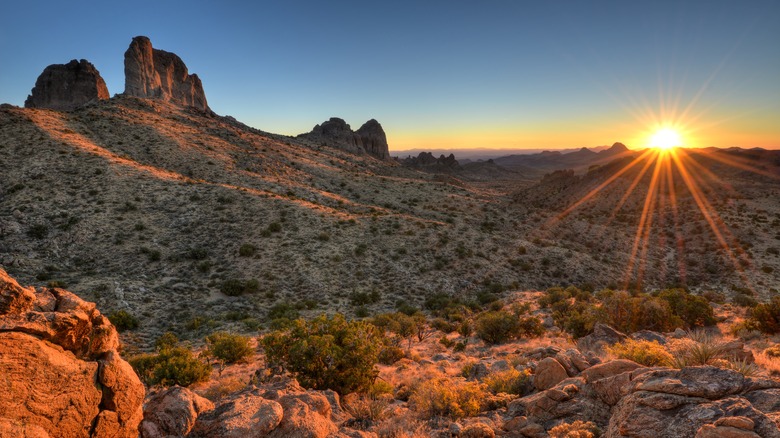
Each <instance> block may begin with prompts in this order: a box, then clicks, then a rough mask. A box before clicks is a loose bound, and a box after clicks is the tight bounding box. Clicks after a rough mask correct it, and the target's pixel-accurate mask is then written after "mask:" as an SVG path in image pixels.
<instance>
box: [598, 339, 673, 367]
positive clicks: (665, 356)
mask: <svg viewBox="0 0 780 438" xmlns="http://www.w3.org/2000/svg"><path fill="white" fill-rule="evenodd" d="M607 351H608V352H609V353H610V354H612V355H613V356H615V357H617V358H618V359H629V360H633V361H634V362H636V363H638V364H642V365H645V366H648V367H654V366H668V365H670V364H671V363H672V360H673V358H672V355H671V354H669V352H668V351H666V349H664V347H663V346H662V345H661V344H659V343H658V342H656V341H641V340H634V339H626V340H625V341H623V342H619V343H617V344H614V345H612V346H610V347H607Z"/></svg>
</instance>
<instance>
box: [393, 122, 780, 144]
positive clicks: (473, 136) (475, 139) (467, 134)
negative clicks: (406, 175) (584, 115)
mask: <svg viewBox="0 0 780 438" xmlns="http://www.w3.org/2000/svg"><path fill="white" fill-rule="evenodd" d="M656 120H657V121H656ZM663 127H669V128H671V129H673V130H675V131H677V132H678V133H679V134H680V136H681V138H682V141H683V146H684V147H691V148H702V147H710V146H714V147H719V148H728V147H734V146H737V147H742V148H745V149H750V148H755V147H759V148H764V149H780V115H773V114H753V115H751V116H744V117H731V118H729V117H727V116H720V117H717V116H716V117H712V119H711V120H707V119H704V118H703V117H700V118H698V119H696V120H695V121H693V122H690V123H681V122H676V123H675V122H663V121H660V119H656V118H653V119H652V120H651V119H650V118H648V120H644V121H637V120H625V118H624V119H623V120H617V121H613V122H610V121H608V120H598V119H597V118H590V119H589V120H582V121H560V122H547V123H535V124H528V125H525V126H524V125H513V126H510V125H500V124H490V125H487V126H485V125H475V126H451V127H446V128H445V129H441V127H435V128H440V129H435V128H434V129H431V130H423V129H418V130H408V131H407V130H403V129H401V130H398V131H396V130H393V129H392V127H385V129H386V131H387V137H388V143H389V146H390V151H391V152H392V151H403V150H409V149H452V150H454V151H456V150H458V149H481V148H484V149H570V148H580V147H596V146H603V145H611V144H613V143H615V142H621V143H623V144H625V145H626V146H627V147H629V148H630V149H643V148H645V147H648V146H650V138H651V137H652V135H653V134H654V133H655V132H657V131H658V130H659V129H662V128H663Z"/></svg>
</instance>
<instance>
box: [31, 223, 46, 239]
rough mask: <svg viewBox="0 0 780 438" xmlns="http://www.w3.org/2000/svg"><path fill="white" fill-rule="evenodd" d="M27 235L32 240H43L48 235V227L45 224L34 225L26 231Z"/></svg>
mask: <svg viewBox="0 0 780 438" xmlns="http://www.w3.org/2000/svg"><path fill="white" fill-rule="evenodd" d="M27 235H28V236H30V237H32V238H33V239H45V238H46V236H48V235H49V226H48V225H46V224H34V225H31V226H30V228H29V229H27Z"/></svg>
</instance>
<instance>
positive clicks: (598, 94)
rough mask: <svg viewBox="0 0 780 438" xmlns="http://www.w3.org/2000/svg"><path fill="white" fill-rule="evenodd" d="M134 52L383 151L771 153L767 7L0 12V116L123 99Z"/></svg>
mask: <svg viewBox="0 0 780 438" xmlns="http://www.w3.org/2000/svg"><path fill="white" fill-rule="evenodd" d="M136 35H146V36H148V37H150V38H151V40H152V44H153V45H154V47H156V48H160V49H164V50H167V51H171V52H174V53H176V54H178V55H179V56H180V57H181V58H182V59H183V60H184V61H185V63H186V64H187V66H188V67H189V70H190V72H191V73H197V74H198V75H199V76H200V77H201V79H202V80H203V84H204V88H205V90H206V96H207V98H208V101H209V104H210V106H211V107H212V109H213V110H214V111H216V112H217V113H219V114H227V115H232V116H234V117H236V118H238V119H239V120H241V121H244V122H245V123H248V124H250V125H252V126H256V127H258V128H261V129H264V130H267V131H271V132H277V133H283V134H297V133H301V132H305V131H308V130H310V129H311V128H312V127H313V126H314V125H315V124H316V123H319V122H321V121H323V120H326V119H327V118H329V117H331V116H338V117H342V118H344V119H345V120H347V122H348V123H350V124H351V125H352V127H353V128H354V129H356V128H357V127H359V126H360V125H361V124H362V123H363V122H364V121H366V120H368V119H370V118H376V119H377V120H379V121H380V122H381V123H382V124H383V126H384V127H385V130H386V131H387V133H388V137H389V139H390V144H391V148H395V149H401V148H406V147H409V148H411V147H432V148H433V147H437V148H441V147H448V146H449V147H520V148H522V147H529V148H531V147H576V146H596V145H600V144H607V143H611V142H613V141H619V140H620V141H624V142H627V143H629V146H632V144H631V143H632V142H634V143H637V142H641V141H642V135H645V133H644V131H642V130H645V129H652V127H650V126H649V125H650V124H651V123H650V121H651V120H652V119H653V116H654V117H655V118H656V119H659V120H658V121H659V122H660V123H662V124H673V125H678V126H680V127H681V128H680V129H682V130H684V131H687V132H685V133H684V134H687V136H688V137H689V139H690V141H691V142H692V143H698V144H697V145H710V144H712V145H716V146H730V145H735V144H739V145H742V146H747V147H749V146H764V147H780V1H771V0H770V1H747V0H745V1H695V2H683V1H669V2H666V1H652V2H638V1H595V2H592V1H549V2H547V1H482V2H477V1H439V2H434V1H387V2H382V3H378V2H368V1H328V2H325V1H296V0H286V1H278V2H264V1H254V2H250V1H246V2H240V1H219V2H217V1H210V2H206V1H186V2H185V1H174V0H162V1H159V0H158V1H145V0H139V1H135V2H121V3H120V2H116V1H106V2H91V1H67V2H66V1H35V0H29V1H24V2H22V1H8V0H3V4H2V6H0V56H1V59H3V62H2V64H1V65H0V102H8V103H12V104H16V105H22V104H23V103H24V99H25V98H26V96H27V94H29V92H30V89H31V88H32V87H33V85H34V83H35V79H36V77H37V76H38V75H39V74H40V72H41V71H42V70H43V68H44V67H46V66H47V65H49V64H54V63H66V62H68V61H69V60H70V59H74V58H85V59H88V60H89V61H91V62H92V63H93V64H95V65H96V67H97V68H98V69H99V70H100V72H101V74H102V76H103V78H104V79H105V80H106V83H107V84H108V88H109V92H110V93H111V94H112V95H113V94H115V93H121V92H122V91H123V89H124V72H123V54H124V51H125V50H126V48H127V46H128V44H129V43H130V40H131V38H132V37H133V36H136ZM686 107H690V110H689V111H688V113H687V114H683V113H684V112H685V111H684V110H685V108H686ZM651 115H652V116H651ZM683 125H684V126H683ZM640 131H641V132H640ZM636 146H641V145H636Z"/></svg>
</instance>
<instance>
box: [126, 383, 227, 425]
mask: <svg viewBox="0 0 780 438" xmlns="http://www.w3.org/2000/svg"><path fill="white" fill-rule="evenodd" d="M211 409H214V404H213V403H211V402H210V401H209V400H206V399H205V398H203V397H201V396H199V395H197V394H195V393H194V392H192V391H190V390H189V389H187V388H182V387H181V386H174V387H172V388H168V389H165V390H163V391H160V392H158V393H156V394H154V395H152V396H151V397H150V398H149V400H148V401H147V402H146V405H145V406H144V420H143V422H141V428H140V429H141V436H142V437H143V438H162V437H167V436H185V435H187V434H188V433H190V431H191V430H192V427H193V426H194V425H195V420H197V418H198V415H200V414H201V413H203V412H206V411H209V410H211Z"/></svg>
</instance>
